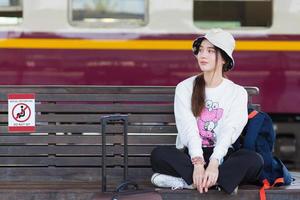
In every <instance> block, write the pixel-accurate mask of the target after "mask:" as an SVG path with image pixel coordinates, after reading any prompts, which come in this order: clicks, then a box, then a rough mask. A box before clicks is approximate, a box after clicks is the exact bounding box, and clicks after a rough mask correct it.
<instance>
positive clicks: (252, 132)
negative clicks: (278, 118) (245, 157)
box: [234, 109, 293, 199]
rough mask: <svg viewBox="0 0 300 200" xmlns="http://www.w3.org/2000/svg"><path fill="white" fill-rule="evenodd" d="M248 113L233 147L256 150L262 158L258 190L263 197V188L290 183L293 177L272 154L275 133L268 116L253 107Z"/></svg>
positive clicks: (263, 197)
mask: <svg viewBox="0 0 300 200" xmlns="http://www.w3.org/2000/svg"><path fill="white" fill-rule="evenodd" d="M248 113H249V115H248V123H247V125H246V126H245V128H244V130H243V132H242V135H241V137H240V138H239V139H238V140H237V142H236V143H235V144H234V148H237V149H238V148H245V149H249V150H253V151H256V152H257V153H259V154H260V155H261V156H262V158H263V159H264V169H263V171H262V173H261V175H260V177H259V182H260V183H261V184H262V185H263V187H262V188H261V191H260V196H261V199H265V191H264V190H265V189H270V188H271V187H274V186H280V185H290V184H291V182H292V180H293V178H292V177H291V174H290V173H289V171H288V169H287V168H286V167H285V166H284V164H283V163H282V162H281V161H280V160H279V159H278V158H277V157H275V156H273V154H272V150H273V146H274V143H275V138H276V135H275V131H274V128H273V122H272V119H271V118H270V116H269V115H268V114H267V113H264V112H259V111H256V110H254V109H248Z"/></svg>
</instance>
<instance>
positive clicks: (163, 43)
mask: <svg viewBox="0 0 300 200" xmlns="http://www.w3.org/2000/svg"><path fill="white" fill-rule="evenodd" d="M191 44H192V40H92V39H0V48H10V49H11V48H16V49H99V50H102V49H111V50H114V49H119V50H191ZM236 50H238V51H300V41H260V40H255V41H245V40H243V41H237V44H236Z"/></svg>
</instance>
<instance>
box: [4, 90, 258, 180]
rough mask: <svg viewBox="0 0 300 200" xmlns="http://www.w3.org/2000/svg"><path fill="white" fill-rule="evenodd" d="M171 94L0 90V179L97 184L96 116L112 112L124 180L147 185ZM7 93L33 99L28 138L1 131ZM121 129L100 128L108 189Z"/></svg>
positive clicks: (167, 133)
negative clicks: (123, 121) (124, 119)
mask: <svg viewBox="0 0 300 200" xmlns="http://www.w3.org/2000/svg"><path fill="white" fill-rule="evenodd" d="M246 89H247V91H248V94H249V96H250V97H252V96H253V95H256V94H258V90H257V88H253V87H247V88H246ZM174 92H175V88H174V87H116V86H114V87H108V86H107V87H100V86H99V87H98V86H1V87H0V101H1V105H0V119H1V121H0V123H1V126H0V174H1V176H0V180H1V179H2V180H5V181H8V182H11V181H24V182H28V181H33V182H45V181H47V182H49V181H50V182H51V181H52V182H61V183H64V182H94V183H95V184H100V180H101V175H100V174H101V156H102V152H101V142H102V141H101V126H100V118H101V117H102V116H107V115H111V114H117V113H118V114H127V115H128V120H129V126H128V154H129V157H128V159H129V178H130V179H134V180H136V181H137V182H138V183H144V182H145V181H149V180H148V179H149V177H150V175H151V173H152V172H151V166H150V161H149V155H150V152H151V151H152V149H153V148H154V147H155V146H158V145H174V144H175V139H176V133H177V130H176V126H175V120H174V114H173V101H174ZM11 93H34V94H35V96H36V100H35V101H36V108H35V109H36V132H35V133H8V127H7V121H8V119H7V118H8V117H7V110H8V106H7V95H8V94H11ZM249 103H251V98H249ZM122 130H123V129H122V126H121V125H119V124H115V125H108V127H107V133H109V134H108V135H107V155H108V158H107V165H108V184H112V185H115V184H116V183H117V182H119V181H120V180H121V178H122V166H123V158H122V156H123V146H122V144H123V136H122V135H121V134H120V133H122ZM146 179H147V180H146Z"/></svg>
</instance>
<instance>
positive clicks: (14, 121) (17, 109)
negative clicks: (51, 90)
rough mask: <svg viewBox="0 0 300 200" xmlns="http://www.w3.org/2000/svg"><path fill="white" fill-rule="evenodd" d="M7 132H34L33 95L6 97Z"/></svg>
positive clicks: (11, 95) (10, 95)
mask: <svg viewBox="0 0 300 200" xmlns="http://www.w3.org/2000/svg"><path fill="white" fill-rule="evenodd" d="M8 131H9V132H35V94H9V95H8Z"/></svg>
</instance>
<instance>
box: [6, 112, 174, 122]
mask: <svg viewBox="0 0 300 200" xmlns="http://www.w3.org/2000/svg"><path fill="white" fill-rule="evenodd" d="M107 115H108V114H88V115H87V114H51V113H50V114H43V115H36V121H37V122H80V123H83V122H90V123H99V122H100V118H101V117H103V116H107ZM7 121H8V116H7V115H6V114H5V115H3V114H0V122H2V123H7ZM174 121H175V118H174V114H173V113H172V114H129V116H128V122H129V123H151V122H152V123H155V122H166V123H170V122H172V123H174Z"/></svg>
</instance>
